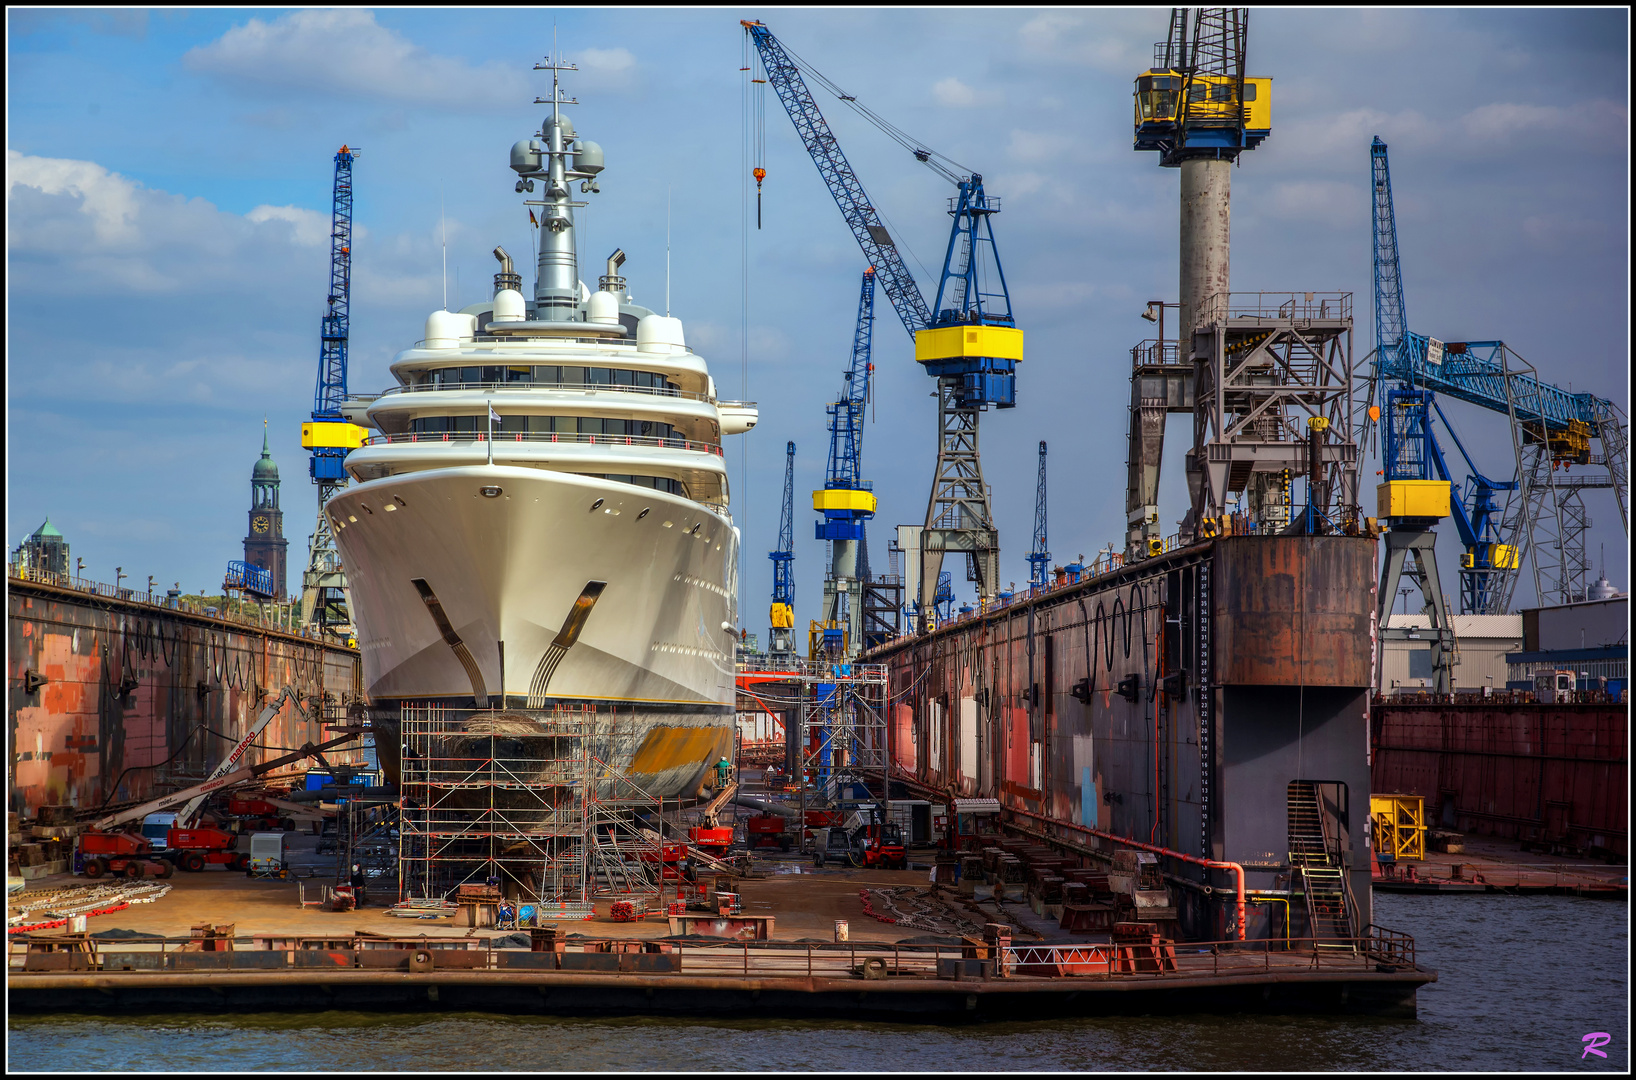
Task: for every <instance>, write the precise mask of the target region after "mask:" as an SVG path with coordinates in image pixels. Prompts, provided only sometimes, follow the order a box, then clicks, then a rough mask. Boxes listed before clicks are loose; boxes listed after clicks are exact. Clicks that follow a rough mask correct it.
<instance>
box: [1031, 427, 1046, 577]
mask: <svg viewBox="0 0 1636 1080" xmlns="http://www.w3.org/2000/svg"><path fill="white" fill-rule="evenodd" d="M1050 565H1051V551H1050V547H1049V545H1048V544H1047V543H1046V541H1045V440H1044V439H1041V440H1040V479H1039V486H1038V488H1036V490H1035V492H1034V550H1033V551H1030V552H1029V553H1028V584H1029V585H1030V586H1032V587H1033V588H1036V589H1038V588H1043V587H1044V585H1045V571H1046V568H1047V567H1049V566H1050Z"/></svg>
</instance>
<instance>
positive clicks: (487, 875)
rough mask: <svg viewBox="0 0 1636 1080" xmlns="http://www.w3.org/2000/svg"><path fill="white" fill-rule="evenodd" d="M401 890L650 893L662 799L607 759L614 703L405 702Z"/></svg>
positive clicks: (618, 740)
mask: <svg viewBox="0 0 1636 1080" xmlns="http://www.w3.org/2000/svg"><path fill="white" fill-rule="evenodd" d="M400 722H401V725H402V737H403V759H402V761H403V764H402V770H403V771H402V778H403V780H402V784H403V786H402V811H401V821H402V823H401V826H400V827H401V830H402V839H401V848H400V850H401V856H400V862H399V889H400V895H401V896H403V897H416V898H432V897H439V896H444V895H447V894H449V893H450V892H452V891H453V890H455V889H456V888H457V887H458V886H460V885H462V884H468V883H486V882H487V881H488V880H489V879H491V878H492V879H496V880H497V881H498V882H499V883H500V885H501V887H502V889H504V890H505V891H506V893H507V895H510V896H513V897H518V898H521V899H524V900H530V901H532V902H534V903H536V904H539V905H541V911H542V912H543V913H558V914H566V915H568V916H573V915H583V914H585V913H586V912H587V911H588V910H589V908H588V905H589V904H590V903H591V901H592V900H593V899H594V898H596V897H606V896H618V897H623V898H641V899H645V898H652V897H657V896H658V895H659V893H660V891H661V886H662V879H661V875H662V867H663V862H662V858H663V852H662V841H661V839H660V836H659V833H657V832H656V831H654V830H655V829H658V828H659V827H660V825H659V811H660V809H661V807H662V804H661V802H660V800H659V799H658V798H656V797H654V796H652V795H650V794H649V793H648V792H647V791H645V790H644V789H643V788H642V787H641V786H640V785H638V784H636V783H635V782H633V781H632V780H631V779H630V778H629V777H627V776H626V775H625V774H624V773H623V772H622V771H621V770H620V769H619V768H618V767H617V766H616V765H615V764H614V763H613V762H614V759H615V756H616V754H615V750H616V748H617V747H619V746H622V745H628V744H629V743H630V741H631V739H632V738H633V736H631V735H630V734H629V733H625V732H622V731H621V726H620V725H621V718H620V717H619V715H618V714H617V713H616V712H610V711H598V710H595V709H591V708H558V709H554V710H550V711H543V710H528V711H522V710H515V709H513V710H506V711H492V710H478V711H472V710H465V709H449V708H446V707H444V706H421V707H417V706H404V707H403V708H402V709H401V710H400Z"/></svg>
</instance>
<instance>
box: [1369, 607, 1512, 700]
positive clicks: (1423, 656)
mask: <svg viewBox="0 0 1636 1080" xmlns="http://www.w3.org/2000/svg"><path fill="white" fill-rule="evenodd" d="M1451 622H1452V623H1453V626H1454V642H1455V653H1454V667H1453V674H1452V677H1451V682H1452V684H1453V687H1454V692H1455V693H1464V692H1468V691H1473V690H1476V691H1484V692H1489V693H1492V692H1493V691H1495V690H1504V689H1506V679H1507V677H1508V676H1507V675H1506V664H1507V660H1506V657H1507V654H1509V653H1514V652H1516V651H1517V650H1518V649H1520V648H1522V641H1523V635H1522V616H1521V615H1455V616H1453V618H1452V620H1451ZM1386 625H1387V626H1388V627H1389V628H1390V629H1392V630H1402V631H1407V633H1406V635H1405V636H1403V637H1392V638H1385V639H1383V640H1382V642H1381V651H1382V653H1383V662H1382V664H1381V676H1380V692H1381V693H1383V694H1409V693H1412V694H1419V693H1425V692H1428V691H1430V690H1431V688H1432V678H1433V672H1432V645H1431V642H1430V641H1429V640H1426V639H1423V638H1419V637H1416V632H1417V631H1426V630H1428V629H1429V628H1430V625H1431V620H1430V619H1429V618H1427V617H1426V616H1425V615H1423V614H1421V613H1419V612H1416V613H1414V614H1412V615H1393V616H1391V617H1390V619H1389V620H1388V621H1387V624H1386ZM1428 637H1429V635H1428Z"/></svg>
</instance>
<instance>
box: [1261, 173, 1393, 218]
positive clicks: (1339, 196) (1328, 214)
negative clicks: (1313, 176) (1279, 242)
mask: <svg viewBox="0 0 1636 1080" xmlns="http://www.w3.org/2000/svg"><path fill="white" fill-rule="evenodd" d="M1368 201H1369V195H1368V192H1367V190H1366V189H1365V185H1360V184H1346V183H1342V182H1340V181H1338V180H1294V181H1287V182H1281V183H1275V184H1273V185H1272V194H1271V196H1270V197H1269V198H1267V199H1266V200H1265V201H1264V203H1263V205H1264V206H1265V207H1266V213H1267V216H1269V217H1272V218H1277V219H1280V220H1285V221H1314V222H1322V223H1325V224H1328V225H1330V226H1332V227H1340V228H1349V227H1351V226H1352V225H1354V224H1355V223H1356V219H1357V217H1358V216H1359V209H1358V208H1359V207H1362V206H1367V205H1368Z"/></svg>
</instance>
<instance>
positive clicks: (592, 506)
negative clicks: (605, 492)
mask: <svg viewBox="0 0 1636 1080" xmlns="http://www.w3.org/2000/svg"><path fill="white" fill-rule="evenodd" d="M601 505H602V500H601V499H598V500H597V501H596V502H594V503H592V504H591V509H592V510H595V509H596V508H597V507H599V506H601Z"/></svg>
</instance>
